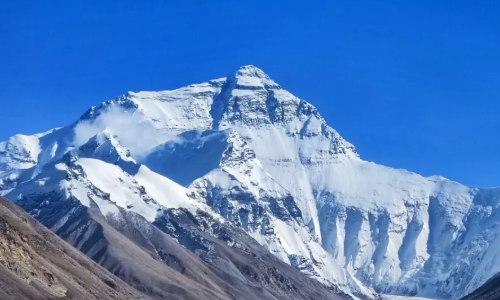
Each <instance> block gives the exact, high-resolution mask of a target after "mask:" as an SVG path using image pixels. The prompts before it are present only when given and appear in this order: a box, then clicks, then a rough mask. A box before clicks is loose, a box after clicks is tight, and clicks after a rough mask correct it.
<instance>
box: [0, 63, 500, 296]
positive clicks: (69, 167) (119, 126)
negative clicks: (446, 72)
mask: <svg viewBox="0 0 500 300" xmlns="http://www.w3.org/2000/svg"><path fill="white" fill-rule="evenodd" d="M0 188H1V189H2V192H1V193H2V194H3V195H6V196H7V197H8V198H10V199H11V200H13V201H15V202H16V203H18V204H20V205H21V206H22V207H23V208H25V209H26V210H27V211H28V212H30V213H31V214H32V215H34V216H35V217H36V218H38V219H39V220H50V222H49V221H47V223H46V225H47V224H48V226H49V227H50V228H51V229H52V230H54V231H56V232H58V231H60V229H61V228H65V226H66V227H67V226H69V225H68V224H67V223H68V222H69V220H70V219H71V213H72V209H69V208H68V210H67V213H65V214H58V215H57V216H58V218H59V219H57V220H56V219H55V218H54V217H53V216H52V217H50V218H49V217H47V216H49V215H51V214H53V213H54V211H55V210H57V207H58V206H61V205H64V204H63V203H67V202H68V201H71V202H72V203H73V202H74V203H77V204H78V205H81V206H84V207H91V206H92V205H93V204H96V205H97V207H98V208H99V211H100V212H101V213H102V214H103V215H104V216H106V217H107V218H110V219H113V218H118V219H120V218H121V217H119V216H121V215H122V214H123V212H124V211H125V212H130V213H134V214H137V215H139V216H141V217H143V218H144V219H145V220H146V221H147V222H149V223H150V224H153V225H155V226H157V227H158V228H163V230H164V231H165V232H167V233H169V234H170V235H171V236H173V237H175V238H176V239H177V240H178V241H179V243H181V244H182V245H184V246H185V247H188V248H189V245H188V243H187V242H186V240H185V239H184V236H181V235H179V233H178V231H176V230H174V229H171V230H169V229H166V227H165V226H166V225H165V224H170V223H169V222H165V220H166V219H165V218H166V217H165V216H166V215H170V216H171V217H172V215H175V214H174V213H173V212H174V211H176V210H182V211H184V212H185V213H187V214H190V215H192V216H194V217H195V218H198V219H203V220H204V222H205V223H207V224H208V225H206V226H202V227H203V228H201V230H202V231H203V232H205V233H208V234H210V235H211V236H213V237H216V238H219V239H220V238H222V237H221V235H220V234H219V232H218V231H217V230H214V228H215V227H216V228H220V226H223V227H224V228H232V229H231V230H233V229H234V230H237V229H238V230H239V229H242V230H243V231H244V232H245V233H246V234H248V235H249V236H251V237H252V238H253V239H255V241H256V242H257V243H258V244H260V246H262V247H263V248H264V249H266V250H267V251H269V252H270V253H272V254H274V255H275V256H276V257H277V258H279V259H280V260H281V261H283V262H285V263H286V264H289V265H290V266H292V267H294V268H296V269H298V270H300V271H301V272H302V273H303V274H306V275H307V276H309V277H312V278H315V279H317V280H319V281H320V282H321V283H323V284H324V285H326V286H328V287H331V288H333V289H335V291H339V290H340V291H342V292H345V293H348V294H351V295H353V296H355V297H360V298H372V299H374V298H376V297H378V296H377V293H382V294H394V295H409V296H412V295H418V296H425V297H430V298H446V299H456V298H459V297H461V296H463V295H465V294H467V293H469V292H471V291H473V290H474V289H475V288H477V287H478V286H480V285H481V284H483V283H484V282H485V281H487V280H488V279H489V278H490V277H492V276H493V275H494V274H496V273H498V272H499V271H500V255H497V249H498V247H499V246H500V235H499V233H500V228H499V227H498V224H499V222H500V216H499V204H500V189H477V188H470V187H466V186H464V185H461V184H459V183H456V182H452V181H449V180H447V179H445V178H442V177H429V178H425V177H422V176H420V175H418V174H415V173H411V172H408V171H405V170H395V169H391V168H388V167H384V166H381V165H377V164H375V163H372V162H367V161H364V160H362V158H361V157H360V155H359V154H358V153H357V152H356V150H355V147H354V146H353V145H351V144H350V143H349V142H347V141H346V140H344V139H343V138H342V137H341V136H340V135H339V134H338V133H337V132H336V131H335V130H334V129H332V128H331V127H329V126H328V125H327V124H326V122H325V120H324V119H323V118H322V117H321V115H320V114H319V112H318V111H317V109H316V108H315V107H314V106H313V105H311V104H309V103H308V102H306V101H304V100H302V99H299V98H297V97H295V96H293V95H292V94H291V93H289V92H287V91H286V90H284V89H282V88H281V87H280V86H279V85H278V84H277V83H275V82H274V81H273V80H272V79H270V77H269V76H268V75H266V74H265V73H264V72H262V71H261V70H260V69H258V68H256V67H253V66H245V67H242V68H240V69H238V70H237V71H236V72H235V73H234V74H233V75H231V76H228V77H226V78H221V79H217V80H211V81H209V82H206V83H202V84H194V85H189V86H186V87H183V88H180V89H177V90H173V91H159V92H138V93H132V92H129V93H127V94H125V95H123V96H121V97H119V98H117V99H115V100H111V101H108V102H104V103H102V104H101V105H100V106H97V107H92V108H91V109H89V110H88V111H87V112H86V113H85V114H84V115H83V116H82V117H81V118H80V119H79V120H78V121H77V122H75V123H74V124H72V125H71V126H68V127H63V128H59V129H54V130H52V131H49V132H46V133H43V134H38V135H34V136H23V135H18V136H14V137H12V138H10V139H9V140H7V141H5V142H2V143H1V144H0ZM51 201H52V202H51ZM49 207H50V209H48V208H49ZM165 212H169V213H167V214H166V213H165ZM171 217H170V218H171ZM167 219H168V218H167ZM208 220H210V221H208ZM42 222H43V221H42ZM44 224H45V223H44ZM65 224H66V225H65ZM199 224H203V222H200V223H199ZM210 224H211V225H210ZM214 224H219V225H214ZM221 224H223V225H221ZM169 226H171V227H172V226H173V227H175V226H174V225H172V224H170V225H169ZM200 226H201V225H200ZM214 226H215V227H214ZM227 230H228V231H231V230H229V229H227ZM63 231H64V230H63ZM72 234H73V236H71V235H68V236H67V237H65V238H66V239H67V240H68V239H69V240H72V239H73V240H72V241H73V242H72V244H73V245H76V246H77V247H79V248H82V247H83V244H85V243H86V242H87V241H89V239H88V237H87V238H84V237H81V232H80V233H78V232H76V233H72ZM227 242H228V245H230V246H232V247H236V248H238V247H239V242H238V238H237V235H236V236H233V237H231V239H229V240H228V241H227ZM87 244H88V243H87ZM186 245H187V246H186ZM240 246H241V245H240ZM88 247H90V248H93V250H89V249H87V250H88V251H84V252H85V253H87V254H88V255H89V256H91V257H93V255H95V254H96V253H99V252H100V250H102V245H101V246H99V244H98V243H94V244H92V245H90V244H89V245H88ZM100 247H101V248H100ZM94 258H95V259H96V260H97V261H99V257H94Z"/></svg>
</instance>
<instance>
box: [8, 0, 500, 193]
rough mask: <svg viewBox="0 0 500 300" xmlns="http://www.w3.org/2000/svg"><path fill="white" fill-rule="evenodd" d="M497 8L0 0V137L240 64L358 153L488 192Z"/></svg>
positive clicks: (496, 170) (448, 1)
mask: <svg viewBox="0 0 500 300" xmlns="http://www.w3.org/2000/svg"><path fill="white" fill-rule="evenodd" d="M56 2H57V5H55V4H54V3H56ZM47 3H52V4H47ZM209 3H210V4H209ZM499 16H500V1H496V0H490V1H469V0H468V1H461V0H439V1H436V0H432V1H430V0H429V1H425V0H419V1H416V0H415V1H409V0H408V1H396V0H394V1H382V0H381V1H373V0H366V1H355V0H349V1H347V0H346V1H342V0H341V1H304V2H302V1H301V3H298V2H297V3H296V2H293V1H283V2H280V1H216V2H212V1H197V2H192V1H1V2H0V38H1V39H0V107H1V108H0V120H1V126H0V140H3V139H5V138H7V137H9V136H11V135H13V134H16V133H24V134H32V133H36V132H41V131H45V130H47V129H50V128H53V127H58V126H63V125H67V124H69V123H71V122H73V121H74V120H75V119H76V118H77V117H78V116H79V115H81V114H82V113H83V112H84V111H85V110H86V109H87V108H89V107H90V106H91V105H95V104H98V103H100V102H102V101H105V100H108V99H112V98H115V97H116V96H118V95H120V94H122V93H124V92H126V91H129V90H130V91H139V90H160V89H172V88H176V87H180V86H183V85H186V84H190V83H195V82H202V81H206V80H208V79H211V78H218V77H222V76H225V75H227V74H229V73H231V72H233V71H234V70H235V69H236V68H237V67H239V66H241V65H246V64H253V65H256V66H258V67H260V68H261V69H263V70H264V71H265V72H266V73H268V74H269V75H270V76H271V77H272V78H273V79H274V80H275V81H277V82H278V83H280V84H281V85H282V86H283V87H284V88H286V89H288V90H289V91H291V92H292V93H293V94H295V95H297V96H299V97H301V98H304V99H306V100H308V101H309V102H311V103H312V104H314V105H316V106H317V107H318V108H319V110H320V112H321V113H322V115H323V116H324V117H325V118H326V120H327V121H328V123H329V124H330V125H331V126H332V127H334V128H335V129H337V130H338V131H339V132H340V134H341V135H343V136H344V137H345V138H346V139H347V140H349V141H350V142H352V143H353V144H355V145H356V146H357V148H358V151H359V152H360V154H361V155H362V157H363V158H365V159H366V160H371V161H375V162H378V163H381V164H385V165H388V166H391V167H396V168H406V169H409V170H411V171H415V172H418V173H421V174H423V175H433V174H441V175H444V176H446V177H448V178H451V179H454V180H457V181H461V182H463V183H466V184H469V185H473V186H498V185H500V58H499V55H500V17H499Z"/></svg>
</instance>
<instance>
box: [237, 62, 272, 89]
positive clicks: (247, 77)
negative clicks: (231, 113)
mask: <svg viewBox="0 0 500 300" xmlns="http://www.w3.org/2000/svg"><path fill="white" fill-rule="evenodd" d="M229 80H230V81H233V82H234V83H235V84H236V86H237V87H238V88H241V89H252V88H253V89H255V88H275V89H278V88H280V86H279V85H278V84H277V83H276V82H274V81H273V80H272V79H271V78H270V77H269V76H268V75H267V74H266V73H264V72H263V71H262V70H261V69H259V68H257V67H255V66H252V65H248V66H243V67H240V68H238V70H237V71H236V72H235V73H234V74H233V75H232V76H230V77H229Z"/></svg>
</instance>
